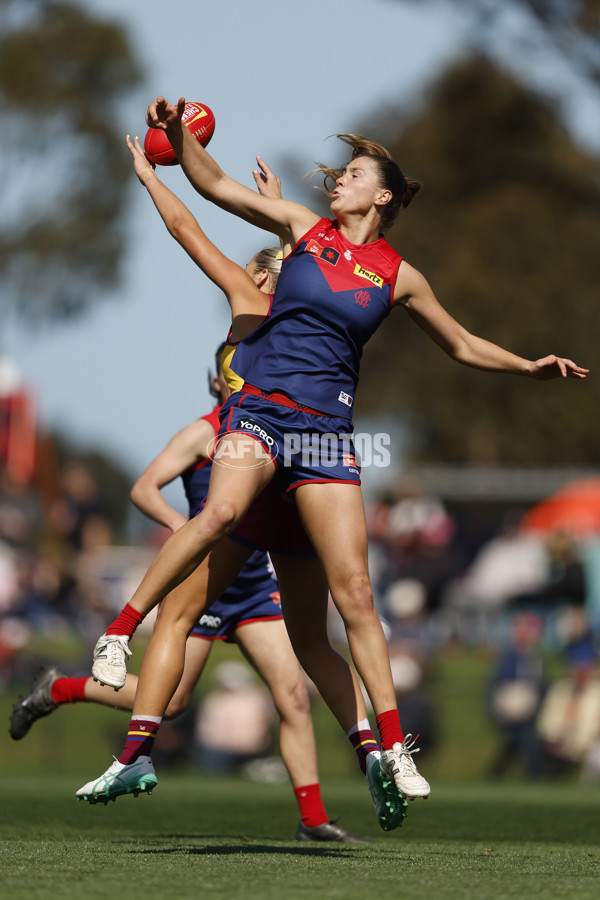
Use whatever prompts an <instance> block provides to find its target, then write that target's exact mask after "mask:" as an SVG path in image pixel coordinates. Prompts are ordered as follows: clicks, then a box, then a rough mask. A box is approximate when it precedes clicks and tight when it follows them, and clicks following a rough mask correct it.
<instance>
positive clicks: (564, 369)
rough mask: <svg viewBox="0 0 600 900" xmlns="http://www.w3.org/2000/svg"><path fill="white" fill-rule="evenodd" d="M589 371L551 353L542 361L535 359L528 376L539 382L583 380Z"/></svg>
mask: <svg viewBox="0 0 600 900" xmlns="http://www.w3.org/2000/svg"><path fill="white" fill-rule="evenodd" d="M589 371H590V370H589V369H583V368H582V367H581V366H578V365H576V363H574V362H573V360H572V359H565V358H564V357H562V356H555V355H554V354H553V353H551V354H550V356H544V357H543V359H536V361H535V362H534V363H533V364H532V366H531V369H530V374H531V376H532V377H533V378H537V379H538V380H539V381H548V380H549V379H550V378H585V377H586V376H587V375H588V373H589Z"/></svg>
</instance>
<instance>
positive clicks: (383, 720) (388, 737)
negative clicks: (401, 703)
mask: <svg viewBox="0 0 600 900" xmlns="http://www.w3.org/2000/svg"><path fill="white" fill-rule="evenodd" d="M376 721H377V727H378V729H379V743H380V744H381V746H382V748H383V749H384V750H391V749H392V747H393V746H394V744H396V743H398V741H400V742H402V741H403V740H404V735H403V733H402V728H401V726H400V713H399V712H398V710H397V709H388V710H387V712H382V713H379V715H378V716H377V718H376Z"/></svg>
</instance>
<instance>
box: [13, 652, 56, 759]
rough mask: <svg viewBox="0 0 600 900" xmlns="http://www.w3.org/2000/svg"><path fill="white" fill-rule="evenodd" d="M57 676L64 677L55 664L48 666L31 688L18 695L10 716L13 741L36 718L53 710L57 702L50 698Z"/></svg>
mask: <svg viewBox="0 0 600 900" xmlns="http://www.w3.org/2000/svg"><path fill="white" fill-rule="evenodd" d="M59 678H65V675H64V673H63V672H61V671H60V669H58V668H57V667H56V666H49V667H48V668H47V669H44V670H43V671H42V672H40V674H39V675H38V676H37V677H36V679H35V681H34V682H33V684H32V685H31V690H30V691H29V693H28V694H25V696H21V697H19V699H18V700H17V702H16V703H15V705H14V706H13V711H12V714H11V717H10V728H9V729H8V730H9V732H10V736H11V738H12V739H13V741H20V740H21V738H24V737H25V735H26V734H27V732H28V731H29V729H30V728H31V726H32V725H33V723H34V722H35V721H36V719H41V718H42V717H43V716H47V715H49V714H50V713H51V712H53V711H54V710H55V709H56V708H57V706H58V704H57V703H55V702H54V700H53V699H52V693H51V691H52V685H53V684H54V682H55V681H58V679H59Z"/></svg>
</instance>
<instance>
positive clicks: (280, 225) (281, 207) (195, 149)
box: [146, 96, 320, 241]
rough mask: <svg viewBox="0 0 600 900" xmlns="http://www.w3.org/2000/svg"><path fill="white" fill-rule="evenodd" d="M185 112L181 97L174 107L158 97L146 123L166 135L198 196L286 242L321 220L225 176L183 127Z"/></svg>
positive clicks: (289, 202) (286, 202)
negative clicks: (182, 118)
mask: <svg viewBox="0 0 600 900" xmlns="http://www.w3.org/2000/svg"><path fill="white" fill-rule="evenodd" d="M184 108H185V98H184V97H181V98H180V100H179V102H178V103H177V104H176V105H175V104H171V103H168V102H167V101H166V100H165V98H164V97H160V96H159V97H158V98H157V99H156V100H155V101H154V102H152V103H151V104H150V106H149V107H148V112H147V115H146V121H147V123H148V125H149V126H150V127H151V128H161V129H163V130H164V131H166V133H167V136H168V138H169V141H170V142H171V146H172V147H173V150H174V151H175V153H176V154H177V158H178V160H179V162H180V163H181V167H182V169H183V171H184V172H185V174H186V176H187V178H188V179H189V181H190V182H191V184H192V185H193V186H194V188H195V189H196V190H197V191H198V193H200V194H202V196H203V197H205V198H206V199H207V200H211V201H212V202H213V203H215V204H216V205H217V206H220V207H221V208H222V209H225V210H227V211H228V212H231V213H234V215H237V216H239V217H240V218H242V219H245V221H247V222H250V223H251V224H253V225H257V226H258V227H259V228H264V229H265V231H271V232H272V233H273V234H276V235H277V236H278V237H279V238H280V239H281V238H283V239H287V235H288V233H289V232H291V234H292V235H293V239H294V241H297V240H298V239H299V238H300V237H302V235H303V234H305V233H306V232H307V231H308V229H309V228H311V227H312V225H314V224H315V222H318V220H319V218H320V217H319V216H317V215H316V213H313V212H311V210H309V209H307V208H306V207H305V206H301V205H300V204H299V203H292V202H291V201H289V200H283V199H272V198H270V197H264V196H261V195H260V194H257V193H256V192H255V191H253V190H252V189H251V188H248V187H246V186H245V185H242V184H240V183H239V182H237V181H235V180H234V179H233V178H230V177H229V176H228V175H226V174H225V172H223V170H222V169H221V167H220V166H219V165H218V164H217V163H216V162H215V160H214V159H213V158H212V156H210V155H209V154H208V153H207V152H206V150H205V149H204V147H202V146H201V145H200V144H199V143H198V141H197V140H196V139H195V138H194V136H193V135H192V134H191V132H190V131H189V129H188V128H186V127H185V125H183V123H182V121H181V116H182V115H183V110H184Z"/></svg>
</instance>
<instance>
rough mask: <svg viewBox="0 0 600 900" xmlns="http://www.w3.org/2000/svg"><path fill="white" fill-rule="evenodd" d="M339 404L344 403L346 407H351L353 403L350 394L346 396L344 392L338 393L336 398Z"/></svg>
mask: <svg viewBox="0 0 600 900" xmlns="http://www.w3.org/2000/svg"><path fill="white" fill-rule="evenodd" d="M338 400H339V401H340V403H345V404H346V406H352V404H353V403H354V397H351V396H350V394H346V393H345V391H340V396H339V397H338Z"/></svg>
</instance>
